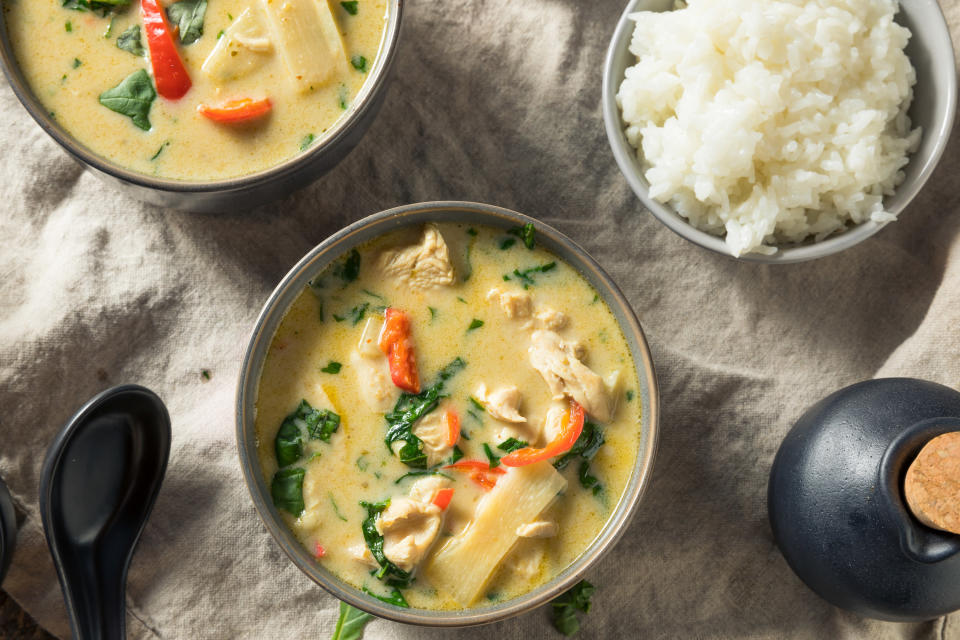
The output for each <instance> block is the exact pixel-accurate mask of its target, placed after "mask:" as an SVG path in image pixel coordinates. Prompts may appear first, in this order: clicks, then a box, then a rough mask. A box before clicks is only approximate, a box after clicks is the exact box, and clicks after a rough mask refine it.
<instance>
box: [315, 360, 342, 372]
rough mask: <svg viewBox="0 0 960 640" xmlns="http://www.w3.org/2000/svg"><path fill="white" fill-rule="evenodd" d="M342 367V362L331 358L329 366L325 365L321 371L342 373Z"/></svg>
mask: <svg viewBox="0 0 960 640" xmlns="http://www.w3.org/2000/svg"><path fill="white" fill-rule="evenodd" d="M341 367H343V365H342V364H340V363H339V362H334V361H333V360H331V361H330V363H329V364H328V365H327V366H325V367H324V368H323V369H320V371H322V372H324V373H340V369H341Z"/></svg>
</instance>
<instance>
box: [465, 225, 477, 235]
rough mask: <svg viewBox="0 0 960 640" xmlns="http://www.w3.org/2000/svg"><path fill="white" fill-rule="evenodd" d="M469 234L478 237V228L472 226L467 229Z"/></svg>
mask: <svg viewBox="0 0 960 640" xmlns="http://www.w3.org/2000/svg"><path fill="white" fill-rule="evenodd" d="M467 235H468V236H473V237H474V238H476V237H477V230H476V229H474V228H473V227H470V228H469V229H467Z"/></svg>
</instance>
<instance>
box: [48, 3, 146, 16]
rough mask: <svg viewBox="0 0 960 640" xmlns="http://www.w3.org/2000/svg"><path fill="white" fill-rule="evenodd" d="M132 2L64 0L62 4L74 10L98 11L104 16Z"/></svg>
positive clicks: (65, 7)
mask: <svg viewBox="0 0 960 640" xmlns="http://www.w3.org/2000/svg"><path fill="white" fill-rule="evenodd" d="M128 4H130V0H63V2H62V4H61V6H62V7H63V8H64V9H71V10H73V11H96V12H98V13H99V14H100V15H102V16H106V15H107V14H108V13H109V12H111V11H115V10H117V9H119V8H121V7H125V6H127V5H128Z"/></svg>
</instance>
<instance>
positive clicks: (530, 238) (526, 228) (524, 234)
mask: <svg viewBox="0 0 960 640" xmlns="http://www.w3.org/2000/svg"><path fill="white" fill-rule="evenodd" d="M507 233H510V234H513V235H515V236H517V237H518V238H520V239H521V240H523V245H524V246H525V247H526V248H527V249H531V250H532V249H533V248H534V247H535V246H536V245H537V242H536V240H535V238H534V230H533V223H532V222H528V223H527V224H525V225H523V226H522V227H514V228H512V229H507Z"/></svg>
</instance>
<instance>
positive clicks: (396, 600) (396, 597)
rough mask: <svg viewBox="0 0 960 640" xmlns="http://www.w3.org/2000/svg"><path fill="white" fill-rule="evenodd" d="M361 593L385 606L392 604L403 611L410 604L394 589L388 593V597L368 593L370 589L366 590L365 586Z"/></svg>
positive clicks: (371, 592) (398, 590)
mask: <svg viewBox="0 0 960 640" xmlns="http://www.w3.org/2000/svg"><path fill="white" fill-rule="evenodd" d="M363 592H364V593H366V594H367V595H371V596H373V597H374V598H376V599H377V600H380V601H382V602H386V603H387V604H392V605H394V606H397V607H403V608H404V609H409V608H410V603H409V602H407V599H406V598H404V597H403V594H402V593H400V589H397V588H396V587H394V588H393V591H391V592H390V595H389V596H381V595H378V594H376V593H374V592H373V591H370V589H367V587H366V586H364V587H363Z"/></svg>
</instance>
